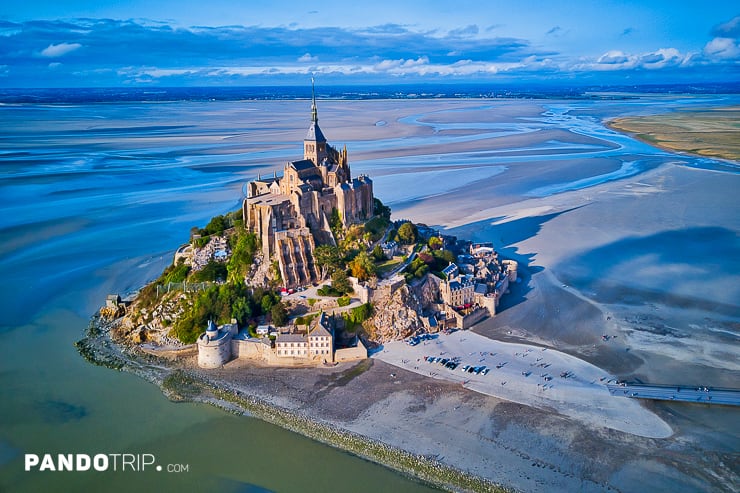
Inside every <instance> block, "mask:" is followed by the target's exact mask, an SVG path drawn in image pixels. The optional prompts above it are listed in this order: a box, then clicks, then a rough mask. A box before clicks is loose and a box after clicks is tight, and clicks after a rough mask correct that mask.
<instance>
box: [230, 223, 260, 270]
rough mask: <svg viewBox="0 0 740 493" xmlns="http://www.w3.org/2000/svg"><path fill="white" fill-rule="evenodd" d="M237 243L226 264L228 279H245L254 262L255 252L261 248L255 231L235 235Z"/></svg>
mask: <svg viewBox="0 0 740 493" xmlns="http://www.w3.org/2000/svg"><path fill="white" fill-rule="evenodd" d="M234 237H235V238H236V243H235V244H234V245H233V247H232V253H231V258H230V259H229V261H228V262H227V264H226V271H227V280H228V281H229V282H236V281H238V280H243V279H244V277H245V276H246V275H247V273H248V272H249V267H250V266H251V265H252V263H253V262H254V254H255V253H256V252H257V250H258V249H259V239H258V238H257V235H255V234H254V233H246V232H245V233H239V234H237V235H235V236H234Z"/></svg>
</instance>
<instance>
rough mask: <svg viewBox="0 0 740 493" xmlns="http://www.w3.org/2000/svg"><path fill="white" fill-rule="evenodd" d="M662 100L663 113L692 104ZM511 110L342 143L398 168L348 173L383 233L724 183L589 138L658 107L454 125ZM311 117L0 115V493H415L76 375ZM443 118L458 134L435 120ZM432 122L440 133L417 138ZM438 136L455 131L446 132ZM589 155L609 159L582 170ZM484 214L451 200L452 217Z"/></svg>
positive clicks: (190, 111) (327, 116)
mask: <svg viewBox="0 0 740 493" xmlns="http://www.w3.org/2000/svg"><path fill="white" fill-rule="evenodd" d="M731 102H732V100H729V99H720V100H719V101H715V102H714V103H713V104H729V103H731ZM660 103H661V104H662V105H663V106H662V108H664V109H665V108H671V107H673V106H676V107H677V106H685V105H687V104H689V103H687V102H686V101H685V100H681V101H679V100H675V101H673V100H661V102H660ZM700 103H702V104H708V103H707V100H705V99H701V98H698V99H697V102H696V103H695V104H700ZM389 104H390V103H388V102H383V101H372V102H367V101H365V102H353V101H348V102H346V106H348V107H350V108H353V107H354V106H356V107H357V109H359V111H357V112H356V113H353V114H356V115H357V116H356V117H354V118H356V119H357V120H358V121H361V117H362V115H363V112H369V113H372V112H373V111H376V110H381V109H387V106H388V105H389ZM424 104H425V105H428V104H429V103H428V102H426V103H424ZM342 105H345V103H342ZM512 105H513V106H514V110H513V113H516V105H522V108H524V107H525V106H526V107H527V108H530V107H531V105H532V102H523V101H496V102H476V101H458V102H455V101H453V102H444V103H440V110H439V111H431V112H425V113H423V114H421V113H419V112H418V111H417V109H416V108H417V106H416V105H415V102H414V101H405V102H398V101H395V102H393V106H394V107H400V113H399V114H400V115H401V116H403V118H401V119H400V121H399V122H400V124H402V125H421V126H429V125H431V126H432V127H433V130H434V131H433V132H432V133H430V134H428V135H422V136H413V137H408V138H399V137H396V136H392V135H386V136H385V137H383V138H381V139H372V140H366V139H364V138H361V135H360V134H358V133H357V132H355V133H353V134H351V135H350V136H351V137H352V138H350V139H346V140H345V141H343V142H342V143H344V142H346V144H347V147H348V149H349V150H350V159H351V156H352V152H354V151H366V152H368V153H370V152H372V151H373V150H383V151H394V150H395V151H404V153H405V154H411V155H406V156H403V157H388V158H379V159H366V160H363V161H352V163H351V164H352V167H353V173H355V174H357V173H362V172H364V173H368V174H369V175H370V176H371V177H377V178H376V179H375V192H376V195H377V196H378V197H380V198H381V199H382V200H384V201H386V202H387V203H389V204H391V206H393V207H394V210H395V211H396V217H404V216H403V214H404V210H405V204H408V203H410V202H409V201H412V202H413V201H417V200H420V199H424V198H428V197H431V196H437V195H439V194H442V193H445V192H450V191H452V190H461V189H464V187H466V186H469V185H471V184H475V183H478V182H485V181H488V180H506V179H507V177H508V176H510V174H512V173H514V172H515V171H516V169H517V167H526V166H533V165H534V164H533V163H535V162H536V163H538V164H537V166H543V167H549V168H550V169H551V171H552V172H551V173H546V174H544V173H543V174H542V175H538V176H535V177H531V176H529V177H527V178H526V179H523V180H522V181H521V182H518V183H516V184H515V186H514V187H513V188H514V190H515V191H514V192H512V193H513V194H514V195H516V196H518V197H520V198H524V197H527V196H528V195H537V196H548V195H552V194H558V193H562V192H564V191H567V190H573V189H580V188H584V187H592V186H594V185H597V184H599V183H603V182H605V181H608V180H619V179H622V178H624V177H625V176H631V175H634V174H639V173H641V172H644V171H645V170H647V169H651V168H654V167H656V166H660V165H661V164H664V163H666V162H677V163H679V165H686V166H692V167H697V168H716V167H718V166H722V167H723V169H724V170H725V171H724V172H727V173H732V174H736V173H737V169H736V168H733V167H732V166H728V165H725V164H721V163H720V164H718V163H717V162H716V161H712V160H705V159H694V158H688V157H685V156H680V157H678V156H676V155H673V154H670V153H666V152H663V151H659V150H656V149H654V148H651V147H649V146H647V145H646V144H643V143H640V142H637V141H635V140H633V139H631V138H629V137H626V136H623V135H620V134H617V133H615V132H612V131H610V130H608V129H606V128H604V127H603V125H602V123H601V119H602V118H603V117H607V116H617V115H621V114H628V113H639V112H644V111H650V110H652V109H654V107H652V106H650V105H649V104H646V102H645V101H641V100H636V101H620V102H577V103H573V102H557V101H545V102H543V103H542V106H543V112H542V114H541V115H540V116H538V117H531V116H527V117H526V118H515V117H511V118H509V117H508V116H502V117H501V118H504V119H505V118H509V120H510V121H503V122H502V121H496V122H491V123H485V122H480V121H471V122H470V123H466V122H465V121H464V120H465V112H466V111H470V112H472V113H473V114H474V113H475V112H478V111H481V109H484V110H490V111H496V109H497V108H498V109H501V108H506V109H507V110H509V114H510V113H511V112H512V111H511V108H512ZM305 106H306V103H305V101H299V102H285V101H281V102H270V101H265V102H249V103H239V102H212V103H201V102H198V103H194V102H178V103H110V104H88V105H85V104H80V105H48V104H47V105H32V104H23V105H4V106H2V107H0V120H2V121H3V135H2V136H0V189H1V193H0V234H1V235H2V239H3V241H2V242H0V271H2V272H3V274H4V276H3V282H2V283H1V284H0V308H1V309H2V313H3V316H2V321H1V322H0V334H2V340H0V345H1V346H2V354H3V358H2V359H0V374H2V382H3V383H2V385H1V386H0V416H2V422H1V423H0V489H2V490H6V489H7V490H12V491H38V490H39V489H40V488H54V489H65V490H78V489H82V488H95V489H98V488H102V487H105V489H106V490H110V489H111V488H120V489H121V490H126V491H129V490H131V489H133V488H134V487H136V486H141V487H143V488H147V489H151V488H152V485H156V484H161V485H166V486H168V487H171V486H178V485H182V486H185V487H187V488H189V489H199V490H212V489H215V488H218V489H220V490H224V491H264V490H272V491H305V490H306V485H307V484H310V485H312V487H313V486H314V485H315V486H316V488H314V489H320V488H325V489H327V490H334V491H350V490H351V491H391V490H392V491H401V490H403V491H422V490H426V489H427V488H426V487H425V486H423V485H420V484H418V483H415V482H413V481H410V480H409V479H407V478H406V477H404V476H401V475H398V474H395V473H393V472H391V471H388V470H387V469H384V468H382V467H380V466H376V465H373V464H370V463H368V462H366V461H362V460H359V459H357V458H354V457H352V456H349V455H347V454H344V453H341V452H337V451H335V450H333V449H331V448H329V447H326V446H323V445H320V444H317V443H315V442H312V441H310V440H307V439H304V438H302V437H300V436H298V435H295V434H292V433H288V432H285V431H283V430H280V429H277V428H275V427H273V426H270V425H267V424H265V423H262V422H260V421H258V420H253V419H248V418H238V417H234V416H231V415H229V414H227V413H225V412H222V411H220V410H216V409H214V408H211V407H209V406H204V405H195V404H173V403H170V402H169V401H167V400H166V399H165V398H164V397H163V396H162V395H161V393H160V392H159V391H158V389H156V388H155V387H153V386H151V385H149V384H148V383H145V382H143V381H141V380H140V379H138V378H137V377H134V376H132V375H128V374H122V373H118V372H114V371H111V370H107V369H104V368H99V367H95V366H92V365H89V364H87V363H86V362H85V361H84V360H82V358H80V357H79V356H78V355H77V353H76V350H75V349H74V347H72V343H73V342H74V341H75V340H77V339H79V338H80V337H81V335H82V332H83V330H84V328H85V327H86V325H87V319H88V317H89V315H90V314H91V313H93V312H94V311H95V310H96V309H97V307H99V306H100V305H101V304H102V301H103V300H104V297H105V295H107V294H108V293H113V292H118V293H122V294H123V293H126V292H129V291H132V290H134V289H136V288H138V287H139V286H141V285H142V284H143V283H144V282H146V281H148V280H150V279H153V278H154V277H156V276H157V275H158V274H159V272H160V271H161V269H162V268H163V267H164V266H165V265H167V264H168V263H169V262H170V261H171V257H172V254H173V252H174V250H175V249H176V248H177V247H178V246H179V244H181V243H183V242H185V241H186V240H187V237H188V232H189V229H190V227H192V226H194V225H200V226H202V225H204V224H205V222H206V221H207V220H208V219H209V218H210V217H211V216H213V215H215V214H222V213H225V212H228V211H230V210H234V209H236V208H238V207H239V205H240V202H241V198H242V196H243V187H244V183H245V182H246V181H247V180H249V179H253V178H255V177H256V174H257V173H258V172H260V173H263V174H265V173H270V172H272V170H273V169H274V168H277V167H281V166H282V163H283V162H285V161H286V160H288V159H296V158H300V157H301V156H300V153H301V149H302V147H301V139H302V138H303V135H304V132H305V128H306V127H307V123H308V110H307V108H306V107H305ZM337 108H339V109H337ZM453 111H454V112H455V121H453V122H450V123H445V118H446V117H447V115H448V114H449V112H453ZM461 113H462V116H461ZM304 116H305V118H304ZM321 117H322V120H321V121H322V126H323V127H324V132H325V133H326V134H327V135H328V137H329V140H330V141H332V138H331V136H332V135H333V134H334V132H335V130H333V129H332V119H334V118H339V117H345V118H346V115H344V114H343V113H342V110H341V105H337V104H336V103H335V104H333V105H332V107H330V108H329V110H328V111H323V112H322V113H321ZM430 118H431V119H433V120H434V123H425V122H429V121H430ZM370 120H371V122H370V123H367V125H368V127H369V126H372V127H375V122H376V121H379V120H380V118H376V119H373V118H370V119H369V120H368V121H370ZM461 120H462V121H461ZM499 120H500V119H499ZM363 121H364V120H363ZM399 122H396V123H399ZM364 124H365V123H361V124H358V128H359V129H362V128H363V127H362V125H364ZM385 127H386V126H383V128H385ZM549 129H566V130H568V132H573V133H572V134H570V135H572V136H573V138H572V139H570V140H568V139H565V140H558V141H553V140H552V139H550V138H544V137H543V139H541V140H538V138H539V137H538V136H539V135H540V134H542V133H543V132H545V131H546V130H549ZM381 130H382V129H381ZM451 130H455V131H456V132H459V133H458V134H450V133H446V132H447V131H451ZM336 131H337V132H339V129H338V130H336ZM348 135H349V134H348ZM358 135H360V136H359V137H358ZM521 135H529V136H530V137H532V140H531V141H530V142H529V143H528V144H527V145H521V146H512V147H506V146H505V147H503V148H492V149H490V150H479V151H469V150H468V151H462V150H460V151H458V150H453V149H454V148H451V149H450V152H440V151H439V146H440V145H442V146H446V145H450V146H453V145H456V144H462V143H465V144H469V143H471V142H475V141H484V140H485V139H493V140H495V139H498V138H502V137H505V136H509V137H510V136H521ZM583 136H586V137H587V139H584V138H583ZM635 156H637V158H636V157H635ZM594 158H606V160H604V161H603V163H602V165H600V166H589V162H590V161H589V160H593V159H594ZM607 163H608V165H607ZM525 176H528V175H525ZM563 177H567V180H565V181H564V178H563ZM485 199H486V197H471V196H469V195H464V194H463V195H460V198H459V199H457V200H485ZM512 200H513V199H512ZM412 219H413V218H412ZM584 282H585V281H584ZM29 452H33V453H56V452H65V453H67V452H68V453H73V452H84V453H90V454H94V453H120V452H132V453H155V454H156V455H157V457H158V458H159V459H160V460H161V461H164V462H168V463H182V464H189V465H190V470H189V473H187V474H182V475H175V474H170V475H168V476H167V477H166V478H164V479H163V475H162V474H159V475H157V474H156V473H137V474H133V473H126V474H124V473H90V474H65V475H48V474H29V473H25V472H23V470H22V457H23V454H24V453H29ZM327 464H329V466H327ZM286 470H289V471H290V474H284V473H283V472H284V471H286Z"/></svg>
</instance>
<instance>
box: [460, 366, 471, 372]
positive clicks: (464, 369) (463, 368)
mask: <svg viewBox="0 0 740 493" xmlns="http://www.w3.org/2000/svg"><path fill="white" fill-rule="evenodd" d="M468 368H470V365H465V366H463V367H462V370H460V371H468Z"/></svg>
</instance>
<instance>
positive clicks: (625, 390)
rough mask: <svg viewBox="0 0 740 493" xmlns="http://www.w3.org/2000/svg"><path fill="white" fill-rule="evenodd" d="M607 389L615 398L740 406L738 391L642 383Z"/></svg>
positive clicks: (618, 385) (739, 392)
mask: <svg viewBox="0 0 740 493" xmlns="http://www.w3.org/2000/svg"><path fill="white" fill-rule="evenodd" d="M607 388H608V389H609V393H611V395H613V396H617V397H629V398H632V399H652V400H656V401H679V402H698V403H702V404H717V405H723V406H740V389H720V388H713V387H698V386H695V387H691V386H685V385H672V386H671V385H651V384H642V383H620V384H609V385H607Z"/></svg>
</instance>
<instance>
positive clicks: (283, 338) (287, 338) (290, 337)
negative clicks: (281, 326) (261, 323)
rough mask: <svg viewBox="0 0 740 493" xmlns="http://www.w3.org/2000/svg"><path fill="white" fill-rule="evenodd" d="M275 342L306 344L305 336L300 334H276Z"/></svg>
mask: <svg viewBox="0 0 740 493" xmlns="http://www.w3.org/2000/svg"><path fill="white" fill-rule="evenodd" d="M275 342H303V343H305V342H306V338H305V336H303V335H301V334H278V336H277V340H276V341H275Z"/></svg>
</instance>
